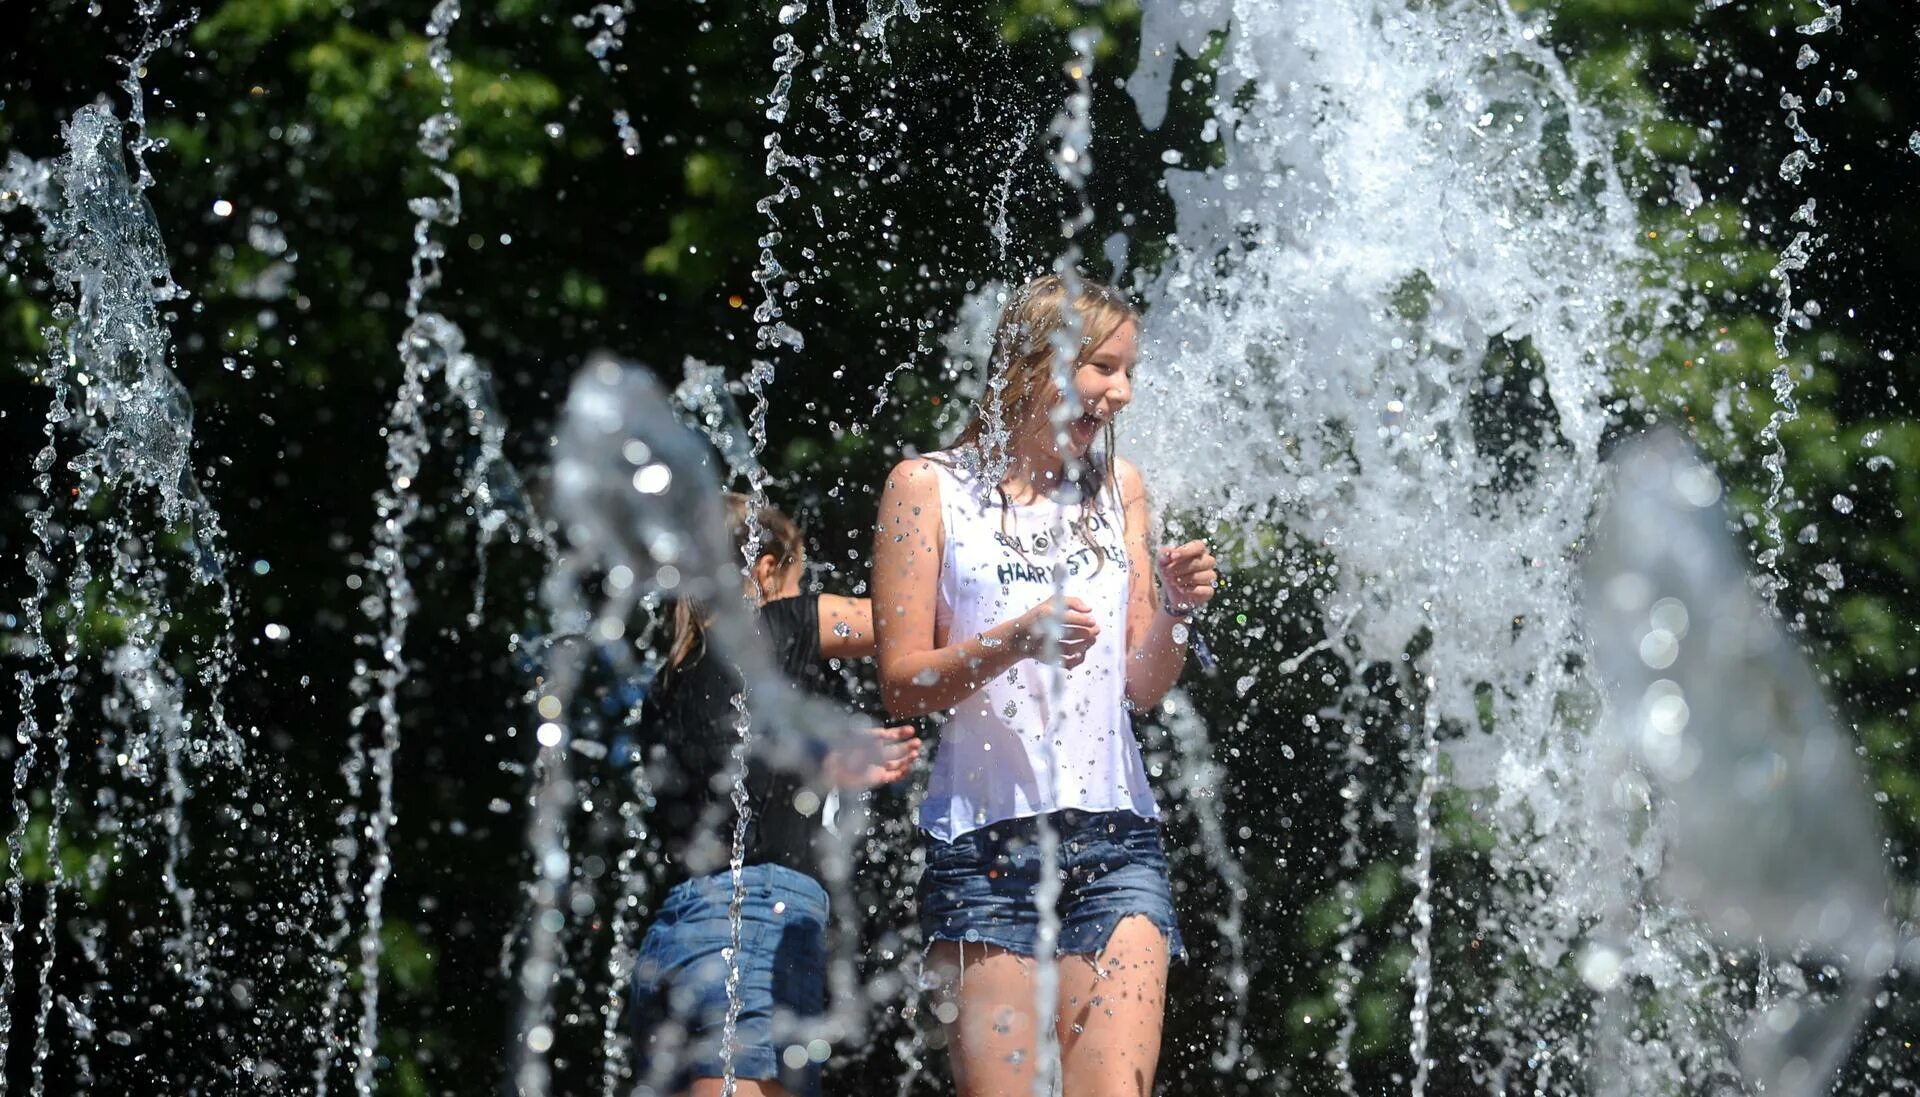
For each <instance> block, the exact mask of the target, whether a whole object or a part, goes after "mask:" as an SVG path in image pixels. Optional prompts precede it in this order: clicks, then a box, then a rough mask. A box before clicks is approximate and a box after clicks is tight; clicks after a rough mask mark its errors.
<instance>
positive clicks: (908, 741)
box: [821, 724, 920, 790]
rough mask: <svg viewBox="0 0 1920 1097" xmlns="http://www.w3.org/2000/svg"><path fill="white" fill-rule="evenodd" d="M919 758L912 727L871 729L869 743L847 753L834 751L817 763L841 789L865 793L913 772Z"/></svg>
mask: <svg viewBox="0 0 1920 1097" xmlns="http://www.w3.org/2000/svg"><path fill="white" fill-rule="evenodd" d="M918 757H920V740H919V738H917V737H916V736H915V735H914V734H913V725H911V724H901V725H900V726H898V727H890V728H874V729H873V742H872V743H868V744H862V745H861V746H859V747H856V748H854V749H853V750H851V751H846V752H842V751H837V750H836V751H834V752H832V753H830V754H828V755H827V757H826V759H825V760H824V761H823V762H822V763H821V769H823V770H824V771H825V772H826V775H827V780H829V781H831V782H833V783H834V784H835V785H838V786H839V787H841V788H844V789H855V790H857V789H865V788H872V787H874V786H875V785H890V784H892V783H893V782H895V781H898V780H900V779H901V778H902V777H905V776H906V775H907V774H908V773H909V772H911V771H912V769H913V762H914V759H916V758H918Z"/></svg>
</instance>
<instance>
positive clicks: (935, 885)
mask: <svg viewBox="0 0 1920 1097" xmlns="http://www.w3.org/2000/svg"><path fill="white" fill-rule="evenodd" d="M1047 818H1048V819H1049V820H1050V821H1051V822H1052V824H1053V830H1054V833H1055V834H1056V835H1057V836H1058V837H1059V839H1060V857H1059V861H1058V867H1059V872H1060V901H1059V903H1058V904H1057V907H1056V910H1057V913H1058V914H1059V917H1060V944H1059V949H1058V951H1060V952H1062V953H1071V954H1074V955H1088V956H1094V955H1098V954H1099V953H1100V952H1101V951H1102V950H1103V949H1105V948H1106V945H1107V940H1108V939H1109V938H1111V937H1112V936H1113V930H1114V927H1116V926H1118V925H1119V924H1120V919H1122V918H1125V917H1127V916H1128V915H1133V914H1140V915H1145V916H1146V917H1147V918H1148V919H1149V920H1150V921H1152V922H1153V924H1154V925H1155V926H1156V927H1157V928H1158V929H1159V930H1160V932H1161V933H1164V934H1166V937H1167V953H1168V955H1169V956H1172V957H1177V958H1181V959H1184V958H1185V957H1186V945H1185V944H1184V943H1183V942H1182V941H1181V939H1180V925H1179V920H1178V918H1177V917H1176V916H1175V915H1174V910H1173V888H1172V885H1171V884H1170V883H1169V880H1168V872H1167V855H1166V851H1165V849H1163V848H1162V846H1161V842H1160V824H1159V823H1157V822H1155V821H1154V820H1152V819H1142V818H1140V817H1139V816H1138V815H1135V814H1133V813H1132V812H1130V811H1105V812H1085V811H1057V812H1054V813H1053V814H1052V815H1050V816H1048V817H1047ZM1039 834H1040V823H1039V820H1038V819H1037V818H1029V819H1009V820H1006V821H1004V822H999V823H989V824H987V825H986V826H984V827H981V828H979V829H978V830H971V831H968V832H967V833H965V834H962V835H960V836H959V837H958V838H956V839H954V840H953V841H951V842H941V841H935V840H929V841H928V843H927V866H926V870H925V871H924V872H922V873H921V874H920V928H921V931H922V933H923V934H924V935H925V938H926V940H927V942H928V943H929V944H931V943H932V942H934V941H962V942H966V943H969V944H972V943H984V944H989V945H998V946H999V947H1001V948H1004V949H1006V950H1008V951H1009V952H1016V953H1019V954H1020V955H1022V956H1032V955H1034V954H1035V952H1036V949H1037V939H1038V936H1039V930H1040V907H1039V904H1038V903H1037V902H1036V901H1035V900H1034V890H1035V888H1037V887H1038V886H1039V883H1040V841H1039Z"/></svg>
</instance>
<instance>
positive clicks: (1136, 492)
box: [1113, 454, 1147, 507]
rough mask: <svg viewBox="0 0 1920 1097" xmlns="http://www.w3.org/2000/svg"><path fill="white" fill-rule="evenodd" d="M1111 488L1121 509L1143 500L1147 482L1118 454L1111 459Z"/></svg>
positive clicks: (1130, 463)
mask: <svg viewBox="0 0 1920 1097" xmlns="http://www.w3.org/2000/svg"><path fill="white" fill-rule="evenodd" d="M1113 488H1114V491H1115V492H1116V493H1117V494H1118V495H1119V497H1120V505H1121V506H1123V507H1126V506H1131V505H1133V503H1134V501H1135V500H1139V499H1144V498H1146V495H1147V482H1146V480H1145V479H1144V478H1143V477H1142V476H1141V475H1140V469H1139V468H1138V467H1137V466H1136V465H1134V463H1133V462H1132V461H1129V460H1127V459H1126V458H1125V457H1122V456H1120V455H1119V454H1115V455H1114V457H1113Z"/></svg>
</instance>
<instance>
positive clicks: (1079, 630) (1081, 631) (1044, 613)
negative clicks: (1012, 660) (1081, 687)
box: [1019, 597, 1100, 670]
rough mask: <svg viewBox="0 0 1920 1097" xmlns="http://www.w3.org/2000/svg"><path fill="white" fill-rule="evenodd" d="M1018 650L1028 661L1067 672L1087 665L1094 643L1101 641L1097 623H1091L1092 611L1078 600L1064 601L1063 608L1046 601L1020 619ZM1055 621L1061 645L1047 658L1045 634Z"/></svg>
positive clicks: (1092, 618) (1069, 599)
mask: <svg viewBox="0 0 1920 1097" xmlns="http://www.w3.org/2000/svg"><path fill="white" fill-rule="evenodd" d="M1019 620H1020V632H1019V635H1020V645H1021V648H1020V649H1021V650H1022V651H1023V652H1025V653H1026V654H1027V656H1028V657H1029V658H1033V659H1040V660H1043V661H1046V662H1051V663H1053V664H1054V665H1055V666H1060V667H1065V668H1066V669H1068V670H1072V669H1073V668H1075V667H1077V666H1079V665H1080V664H1081V663H1083V662H1085V661H1086V658H1087V653H1088V652H1090V651H1092V650H1093V642H1094V641H1095V640H1097V639H1099V638H1100V623H1099V622H1098V621H1096V620H1094V617H1093V607H1092V606H1090V605H1088V604H1087V603H1086V602H1084V601H1082V600H1081V599H1079V598H1071V597H1070V598H1067V599H1066V600H1065V605H1064V606H1062V605H1060V604H1058V603H1055V602H1054V600H1053V599H1051V598H1049V599H1047V600H1046V601H1044V602H1042V603H1040V604H1039V605H1037V606H1035V607H1033V608H1032V609H1030V610H1028V611H1027V612H1025V613H1023V614H1021V615H1020V618H1019ZM1055 621H1058V622H1059V624H1060V642H1059V643H1058V644H1056V645H1055V646H1054V650H1053V652H1052V657H1051V658H1048V655H1049V653H1048V651H1047V630H1048V629H1050V628H1051V627H1052V625H1053V622H1055Z"/></svg>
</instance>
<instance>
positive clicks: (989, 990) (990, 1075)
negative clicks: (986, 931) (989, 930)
mask: <svg viewBox="0 0 1920 1097" xmlns="http://www.w3.org/2000/svg"><path fill="white" fill-rule="evenodd" d="M963 955H964V959H965V962H964V964H963V963H962V957H963ZM927 970H928V971H929V973H931V974H932V975H933V977H934V979H935V980H936V990H935V991H934V995H933V1002H934V1005H933V1010H934V1015H935V1016H936V1017H938V1018H939V1019H940V1020H941V1023H942V1024H943V1026H944V1027H945V1028H946V1032H947V1055H948V1058H949V1059H950V1060H951V1061H952V1063H953V1083H954V1090H955V1092H956V1094H957V1095H958V1097H1030V1095H1031V1094H1032V1092H1033V1062H1034V1054H1035V1050H1034V1049H1035V1044H1036V1042H1037V1040H1036V1037H1037V1036H1038V1033H1039V1026H1038V1025H1037V1024H1036V1023H1035V1018H1034V1008H1033V1007H1034V1003H1033V994H1034V990H1033V960H1032V958H1030V957H1026V956H1021V955H1020V954H1018V953H1014V952H1008V951H1007V950H1006V949H1004V948H999V947H997V946H994V945H966V946H965V947H964V949H963V948H962V946H961V944H960V943H959V942H956V941H937V942H935V943H934V946H933V948H932V950H931V951H930V952H929V953H928V954H927Z"/></svg>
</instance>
